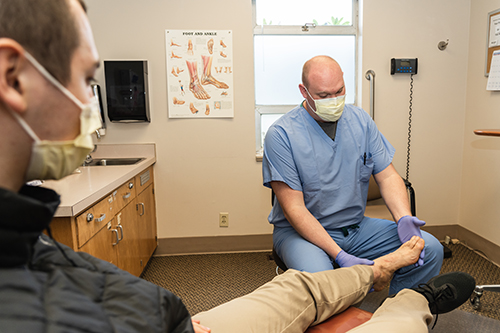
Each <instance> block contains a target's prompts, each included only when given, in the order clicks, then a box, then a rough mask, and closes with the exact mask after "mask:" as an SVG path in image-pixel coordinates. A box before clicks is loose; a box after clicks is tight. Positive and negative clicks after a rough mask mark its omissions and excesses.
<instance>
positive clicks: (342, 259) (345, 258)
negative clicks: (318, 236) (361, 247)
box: [335, 250, 374, 267]
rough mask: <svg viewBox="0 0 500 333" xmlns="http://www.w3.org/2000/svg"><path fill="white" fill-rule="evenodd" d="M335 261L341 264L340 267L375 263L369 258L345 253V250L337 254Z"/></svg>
mask: <svg viewBox="0 0 500 333" xmlns="http://www.w3.org/2000/svg"><path fill="white" fill-rule="evenodd" d="M335 261H336V262H337V264H339V266H340V267H351V266H354V265H373V264H374V262H373V261H371V260H368V259H361V258H358V257H355V256H353V255H350V254H347V253H345V251H344V250H342V251H340V252H339V254H337V258H335Z"/></svg>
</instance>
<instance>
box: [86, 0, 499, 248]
mask: <svg viewBox="0 0 500 333" xmlns="http://www.w3.org/2000/svg"><path fill="white" fill-rule="evenodd" d="M87 3H88V7H89V17H90V21H91V23H92V25H93V28H94V34H95V39H96V42H97V46H98V48H99V50H100V54H101V58H102V59H124V58H130V59H148V60H149V66H150V67H149V68H150V70H149V75H150V82H151V86H150V87H151V95H150V98H151V100H150V101H151V111H152V122H151V123H150V124H109V127H108V134H107V135H106V137H105V139H103V142H105V143H118V142H155V143H156V144H157V156H158V163H157V165H156V184H157V185H156V186H157V205H158V233H159V235H158V236H159V237H160V238H166V237H195V236H214V235H249V234H266V233H271V230H272V228H271V227H270V226H269V225H268V224H267V221H266V217H267V214H268V212H269V209H270V193H269V190H267V189H265V188H263V187H262V185H261V183H262V180H261V171H260V167H261V165H260V163H257V162H256V161H255V152H254V149H255V147H254V146H255V138H254V136H255V131H254V88H253V68H252V66H253V45H252V43H253V38H252V37H253V36H252V9H251V1H250V0H213V1H201V0H185V1H176V2H173V1H165V0H149V1H141V2H139V1H132V0H107V1H99V0H87ZM470 3H471V1H470V0H441V1H431V0H420V1H414V0H378V1H372V0H365V1H364V4H362V7H363V10H364V13H363V16H364V21H363V22H362V23H363V34H364V35H363V39H362V42H363V46H362V49H361V52H362V59H363V60H362V64H361V70H360V71H359V73H358V74H359V76H360V77H361V76H364V73H365V72H366V71H367V70H368V69H372V70H374V71H375V72H376V122H377V124H378V125H379V128H380V129H381V131H382V132H383V133H384V134H385V135H386V137H387V138H388V139H389V140H390V141H391V143H392V144H393V145H394V146H395V147H396V149H397V153H396V157H395V161H394V163H395V166H396V168H397V169H398V171H399V172H400V174H401V175H403V176H404V173H405V161H406V140H407V136H406V130H407V120H408V94H409V77H408V76H406V75H401V76H391V75H390V74H389V64H390V58H392V57H418V58H419V72H418V74H417V75H416V76H415V77H414V98H413V114H414V115H413V125H412V155H411V171H410V181H411V182H412V183H413V185H414V187H415V189H416V192H417V212H418V215H419V216H420V217H421V218H423V219H425V220H426V221H427V223H428V224H429V225H443V224H456V223H458V212H459V203H460V181H461V174H462V160H463V159H462V152H463V144H464V134H463V133H464V117H465V105H466V104H465V103H466V99H465V97H466V87H467V66H468V61H467V57H468V47H469V15H470ZM484 15H486V14H484ZM165 29H207V30H213V29H220V30H223V29H224V30H225V29H228V30H232V31H233V42H234V71H233V72H234V94H235V117H234V119H208V120H182V119H175V120H172V119H168V117H167V103H166V68H165V41H164V40H165V38H164V31H165ZM447 38H449V39H450V45H449V47H448V49H447V50H445V51H439V50H438V49H437V44H438V42H439V41H441V40H446V39H447ZM481 51H482V49H481ZM98 78H99V79H100V80H101V82H103V77H102V70H101V71H100V74H99V77H98ZM360 82H362V89H363V96H362V104H363V106H364V107H365V108H366V109H368V86H369V82H368V81H367V80H365V79H361V78H360ZM485 125H486V124H485ZM498 145H499V147H500V140H499V143H498ZM220 211H228V212H229V213H230V227H229V228H228V229H221V228H219V227H218V213H219V212H220Z"/></svg>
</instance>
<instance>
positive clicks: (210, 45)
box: [207, 38, 214, 54]
mask: <svg viewBox="0 0 500 333" xmlns="http://www.w3.org/2000/svg"><path fill="white" fill-rule="evenodd" d="M207 47H208V53H210V54H212V53H214V39H213V38H210V39H209V41H208V42H207Z"/></svg>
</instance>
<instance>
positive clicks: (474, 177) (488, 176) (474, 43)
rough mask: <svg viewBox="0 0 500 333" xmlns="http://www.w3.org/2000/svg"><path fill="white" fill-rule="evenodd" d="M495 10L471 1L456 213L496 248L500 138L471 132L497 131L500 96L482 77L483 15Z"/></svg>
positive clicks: (499, 237)
mask: <svg viewBox="0 0 500 333" xmlns="http://www.w3.org/2000/svg"><path fill="white" fill-rule="evenodd" d="M499 8H500V3H499V2H498V1H493V0H474V1H472V7H471V15H470V17H471V19H470V26H471V28H470V43H469V54H468V55H469V62H468V70H467V102H466V111H465V129H464V133H463V138H464V157H463V162H462V163H463V174H462V186H461V187H462V191H461V193H462V195H461V200H460V210H459V212H460V220H459V221H460V225H462V226H463V227H465V228H467V229H469V230H471V231H473V232H475V233H476V234H478V235H480V236H482V237H483V238H486V239H487V240H489V241H492V242H493V243H495V244H497V245H500V204H499V203H500V173H499V170H500V169H499V165H500V138H488V137H481V136H476V135H474V134H473V131H474V129H481V128H483V129H485V128H500V93H499V92H491V91H487V90H486V83H487V78H486V77H485V76H484V65H485V52H486V41H487V38H486V30H487V13H488V12H491V11H494V10H497V9H499Z"/></svg>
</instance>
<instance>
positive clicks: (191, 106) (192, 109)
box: [189, 103, 198, 114]
mask: <svg viewBox="0 0 500 333" xmlns="http://www.w3.org/2000/svg"><path fill="white" fill-rule="evenodd" d="M189 110H191V113H192V114H196V113H198V109H197V108H195V107H194V104H193V103H189Z"/></svg>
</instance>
